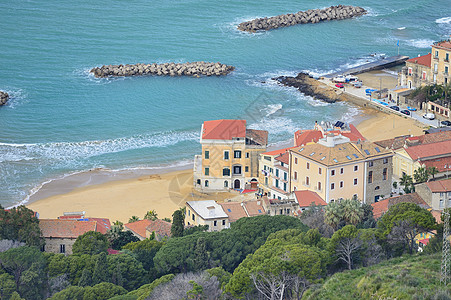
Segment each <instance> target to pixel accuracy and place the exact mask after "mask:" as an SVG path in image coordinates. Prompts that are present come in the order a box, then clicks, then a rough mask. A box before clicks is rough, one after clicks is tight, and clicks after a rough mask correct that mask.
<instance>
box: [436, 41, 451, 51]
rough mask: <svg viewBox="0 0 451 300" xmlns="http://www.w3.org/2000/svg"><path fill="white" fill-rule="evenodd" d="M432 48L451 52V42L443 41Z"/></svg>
mask: <svg viewBox="0 0 451 300" xmlns="http://www.w3.org/2000/svg"><path fill="white" fill-rule="evenodd" d="M432 47H439V48H446V49H450V50H451V41H441V42H437V43H434V44H433V45H432Z"/></svg>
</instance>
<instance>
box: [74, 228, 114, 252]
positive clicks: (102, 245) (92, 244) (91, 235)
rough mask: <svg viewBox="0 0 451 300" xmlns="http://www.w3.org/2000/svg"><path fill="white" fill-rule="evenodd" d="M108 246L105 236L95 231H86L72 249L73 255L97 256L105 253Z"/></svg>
mask: <svg viewBox="0 0 451 300" xmlns="http://www.w3.org/2000/svg"><path fill="white" fill-rule="evenodd" d="M108 246H109V242H108V239H107V238H106V236H105V235H103V234H101V233H100V232H96V231H88V232H86V233H84V234H82V235H80V236H79V237H78V238H77V239H76V240H75V243H74V246H73V247H72V251H73V253H74V254H89V255H94V254H99V253H102V252H105V253H106V252H107V250H108Z"/></svg>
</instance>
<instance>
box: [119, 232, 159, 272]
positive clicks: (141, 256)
mask: <svg viewBox="0 0 451 300" xmlns="http://www.w3.org/2000/svg"><path fill="white" fill-rule="evenodd" d="M164 244H165V242H159V241H157V240H149V239H145V240H142V241H138V242H131V243H128V244H127V245H125V246H124V247H122V249H123V250H128V251H131V253H132V254H133V255H134V257H135V258H136V259H137V260H138V261H139V262H141V263H142V265H143V267H144V269H145V270H146V271H151V270H153V268H154V262H153V258H154V257H155V254H157V252H158V250H160V248H161V247H162V246H163V245H164Z"/></svg>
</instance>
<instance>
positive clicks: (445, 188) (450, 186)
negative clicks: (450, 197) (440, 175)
mask: <svg viewBox="0 0 451 300" xmlns="http://www.w3.org/2000/svg"><path fill="white" fill-rule="evenodd" d="M426 185H427V186H428V188H429V189H430V190H431V191H432V192H433V193H444V192H451V179H446V180H439V181H429V182H426Z"/></svg>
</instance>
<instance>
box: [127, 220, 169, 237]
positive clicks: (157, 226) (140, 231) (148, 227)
mask: <svg viewBox="0 0 451 300" xmlns="http://www.w3.org/2000/svg"><path fill="white" fill-rule="evenodd" d="M171 226H172V224H171V223H170V222H166V221H163V220H159V219H157V220H154V221H152V220H148V219H144V220H139V221H136V222H132V223H127V224H124V230H126V231H130V232H131V233H133V235H135V236H136V237H137V238H139V239H140V240H141V241H142V240H144V239H148V238H149V237H150V236H151V235H152V233H154V232H155V239H156V240H157V241H160V240H162V239H163V238H165V237H169V236H171Z"/></svg>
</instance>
